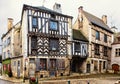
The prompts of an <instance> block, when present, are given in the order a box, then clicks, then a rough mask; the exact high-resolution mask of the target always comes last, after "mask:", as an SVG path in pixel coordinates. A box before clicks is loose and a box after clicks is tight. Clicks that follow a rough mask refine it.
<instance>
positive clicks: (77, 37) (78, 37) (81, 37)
mask: <svg viewBox="0 0 120 84" xmlns="http://www.w3.org/2000/svg"><path fill="white" fill-rule="evenodd" d="M72 32H73V40H80V41H86V42H88V40H87V38H86V37H85V36H84V35H83V34H82V32H81V31H80V30H75V29H73V30H72Z"/></svg>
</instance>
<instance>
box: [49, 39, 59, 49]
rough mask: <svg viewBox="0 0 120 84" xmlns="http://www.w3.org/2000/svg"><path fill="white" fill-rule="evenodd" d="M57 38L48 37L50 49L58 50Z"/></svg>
mask: <svg viewBox="0 0 120 84" xmlns="http://www.w3.org/2000/svg"><path fill="white" fill-rule="evenodd" d="M58 46H59V40H57V39H50V50H58Z"/></svg>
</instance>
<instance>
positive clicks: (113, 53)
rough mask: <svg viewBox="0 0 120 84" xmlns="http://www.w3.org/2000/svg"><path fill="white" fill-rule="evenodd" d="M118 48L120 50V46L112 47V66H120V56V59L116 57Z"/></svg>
mask: <svg viewBox="0 0 120 84" xmlns="http://www.w3.org/2000/svg"><path fill="white" fill-rule="evenodd" d="M116 48H120V44H115V45H112V52H111V65H112V64H118V65H120V56H119V57H116V56H115V49H116Z"/></svg>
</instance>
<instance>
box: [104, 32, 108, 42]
mask: <svg viewBox="0 0 120 84" xmlns="http://www.w3.org/2000/svg"><path fill="white" fill-rule="evenodd" d="M104 42H107V35H106V34H104Z"/></svg>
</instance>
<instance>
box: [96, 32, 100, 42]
mask: <svg viewBox="0 0 120 84" xmlns="http://www.w3.org/2000/svg"><path fill="white" fill-rule="evenodd" d="M96 39H97V40H100V33H99V31H96Z"/></svg>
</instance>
